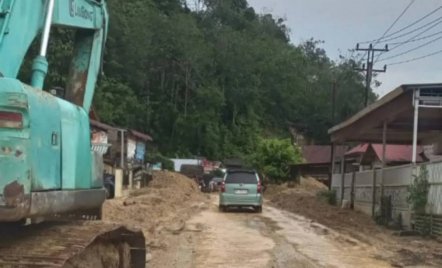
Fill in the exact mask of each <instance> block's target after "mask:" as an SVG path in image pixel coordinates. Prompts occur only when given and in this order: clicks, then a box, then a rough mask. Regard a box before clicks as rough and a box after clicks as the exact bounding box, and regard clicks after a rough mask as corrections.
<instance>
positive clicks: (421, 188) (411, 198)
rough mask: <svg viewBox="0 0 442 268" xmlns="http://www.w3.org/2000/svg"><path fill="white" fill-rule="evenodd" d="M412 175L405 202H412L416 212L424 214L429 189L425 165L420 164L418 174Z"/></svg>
mask: <svg viewBox="0 0 442 268" xmlns="http://www.w3.org/2000/svg"><path fill="white" fill-rule="evenodd" d="M413 177H414V181H413V184H412V185H410V186H408V196H407V202H408V203H411V204H412V206H413V209H414V211H415V212H416V213H417V214H424V213H425V208H426V206H427V202H428V191H429V189H430V184H429V183H428V170H427V167H426V166H422V167H421V170H420V174H419V176H416V175H413Z"/></svg>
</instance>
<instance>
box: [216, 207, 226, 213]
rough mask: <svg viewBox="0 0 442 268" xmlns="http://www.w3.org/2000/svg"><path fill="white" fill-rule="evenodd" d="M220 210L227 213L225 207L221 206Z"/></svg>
mask: <svg viewBox="0 0 442 268" xmlns="http://www.w3.org/2000/svg"><path fill="white" fill-rule="evenodd" d="M218 209H219V211H220V212H226V207H224V206H219V207H218Z"/></svg>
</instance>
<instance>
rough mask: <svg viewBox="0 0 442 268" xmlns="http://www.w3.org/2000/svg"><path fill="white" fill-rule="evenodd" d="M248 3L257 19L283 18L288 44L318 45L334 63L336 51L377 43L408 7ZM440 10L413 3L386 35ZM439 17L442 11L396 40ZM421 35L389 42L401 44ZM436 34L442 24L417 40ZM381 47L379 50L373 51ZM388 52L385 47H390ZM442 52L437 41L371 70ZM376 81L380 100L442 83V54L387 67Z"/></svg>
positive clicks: (296, 0) (306, 0) (401, 1)
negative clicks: (400, 89) (407, 87)
mask: <svg viewBox="0 0 442 268" xmlns="http://www.w3.org/2000/svg"><path fill="white" fill-rule="evenodd" d="M248 2H249V4H250V5H251V6H252V7H254V8H255V11H256V12H258V13H263V12H265V13H272V14H273V15H274V16H276V17H284V18H286V19H287V22H286V24H287V26H289V27H290V29H291V34H290V36H291V41H292V42H293V43H294V44H298V43H300V42H302V41H303V40H307V39H309V38H311V37H313V38H314V39H318V40H323V41H325V44H323V45H322V47H323V48H324V49H325V50H326V51H327V54H328V55H329V57H331V58H332V59H337V58H338V56H339V54H340V52H339V51H342V53H344V55H345V54H346V55H349V53H348V52H347V51H348V49H352V48H354V47H355V45H356V43H358V42H364V41H368V40H373V39H376V38H379V37H381V36H382V34H383V33H384V32H385V31H386V30H387V29H388V27H389V26H390V25H391V24H392V23H393V22H394V21H395V20H396V18H397V17H398V16H399V15H400V14H401V13H402V11H403V10H404V9H405V7H406V6H407V5H408V4H409V3H410V0H248ZM441 5H442V1H441V0H415V2H414V4H413V5H412V6H411V7H410V8H409V9H408V11H407V12H406V13H405V15H404V16H402V18H401V19H400V20H399V21H398V22H397V23H396V25H395V26H394V27H393V28H392V29H391V30H390V33H393V32H394V31H397V30H399V29H402V28H403V27H405V26H407V25H409V24H411V23H413V22H415V21H416V20H418V19H420V18H421V17H423V16H425V15H426V14H428V13H430V12H431V11H433V10H435V9H436V8H438V7H439V6H441ZM441 16H442V9H441V10H439V11H438V12H436V13H434V14H433V15H432V16H430V17H428V18H427V19H426V20H424V21H422V22H421V23H419V24H417V25H416V26H415V27H412V28H410V29H409V30H405V31H403V32H401V34H402V33H406V32H408V31H411V30H413V29H415V28H418V27H419V26H422V25H425V24H426V23H428V22H430V21H432V20H434V19H437V18H439V17H441ZM430 26H431V25H430ZM424 29H425V28H424ZM424 29H422V30H421V31H423V30H424ZM421 31H416V32H415V33H412V34H410V35H407V36H404V37H403V38H400V39H397V40H394V41H391V42H397V41H399V42H402V41H406V40H407V39H409V38H411V37H413V36H415V35H417V34H419V33H420V32H421ZM440 31H442V22H441V23H440V24H438V25H437V26H435V27H434V28H432V29H431V30H429V31H428V32H426V33H423V34H422V35H421V36H419V37H425V36H427V35H431V34H433V33H437V32H440ZM387 35H388V34H387ZM398 35H399V34H398ZM392 37H393V36H392ZM438 37H442V34H441V35H436V36H434V37H431V38H428V39H425V40H422V41H418V42H412V43H408V44H406V45H402V46H401V47H398V48H397V49H395V50H393V51H390V52H388V53H386V54H385V55H384V56H385V57H387V56H394V55H396V54H399V53H401V52H405V51H407V50H410V49H412V48H414V47H417V46H419V45H422V44H424V43H426V42H428V41H431V40H433V39H436V38H438ZM384 45H385V44H382V45H378V47H382V46H384ZM361 46H362V45H361ZM393 46H394V45H390V47H393ZM441 49H442V39H440V40H438V41H435V42H434V43H432V44H430V45H428V46H425V47H422V48H421V49H418V50H416V51H413V52H410V53H407V54H406V55H403V56H399V57H396V58H394V59H391V60H386V61H380V62H379V63H377V64H376V66H375V68H377V69H382V67H383V65H384V64H386V63H393V62H398V61H403V60H408V59H412V58H416V57H420V56H424V55H427V54H430V53H432V52H436V51H439V50H441ZM381 58H382V57H381ZM381 58H380V59H381ZM378 80H380V81H381V82H382V85H381V86H380V87H379V88H377V89H375V91H376V93H378V94H380V95H384V94H386V93H388V92H389V91H391V90H393V89H395V88H396V87H397V86H399V85H401V84H407V83H434V82H442V53H441V54H438V55H435V56H432V57H429V58H426V59H423V60H419V61H415V62H410V63H407V64H401V65H392V66H389V67H388V70H387V73H386V74H380V75H379V77H378Z"/></svg>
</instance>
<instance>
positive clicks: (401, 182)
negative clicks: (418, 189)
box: [332, 162, 442, 226]
mask: <svg viewBox="0 0 442 268" xmlns="http://www.w3.org/2000/svg"><path fill="white" fill-rule="evenodd" d="M424 167H425V168H426V169H427V171H428V178H427V179H428V181H429V183H430V189H429V194H428V206H427V213H429V214H435V215H442V162H433V163H425V164H420V165H418V166H417V167H416V168H414V169H413V167H412V166H411V165H404V166H397V167H390V168H386V169H384V171H383V172H384V176H383V178H384V179H383V181H382V171H381V170H379V169H377V170H369V171H363V172H357V173H355V174H354V175H353V174H351V173H350V174H345V179H344V189H343V190H344V199H347V200H350V201H352V203H353V204H354V209H355V210H359V211H361V212H364V213H366V214H368V215H371V216H372V211H373V206H374V207H375V213H376V212H377V211H378V210H379V205H380V200H381V189H382V185H383V188H384V196H391V198H392V205H393V218H396V217H398V215H399V214H401V216H402V220H403V224H404V225H405V226H411V223H412V217H413V212H412V209H411V205H410V204H409V203H408V202H407V196H408V190H407V189H408V186H409V185H411V184H412V183H413V174H416V175H419V174H421V173H422V170H423V168H424ZM341 176H342V175H341V174H334V175H333V178H332V189H334V190H336V195H337V199H338V202H340V198H341V178H342V177H341ZM374 184H375V185H376V186H375V187H373V185H374ZM373 191H374V192H373ZM373 196H374V197H375V199H374V201H373Z"/></svg>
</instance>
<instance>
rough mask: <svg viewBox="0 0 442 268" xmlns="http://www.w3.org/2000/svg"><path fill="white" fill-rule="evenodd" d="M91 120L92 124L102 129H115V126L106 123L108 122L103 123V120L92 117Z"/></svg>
mask: <svg viewBox="0 0 442 268" xmlns="http://www.w3.org/2000/svg"><path fill="white" fill-rule="evenodd" d="M89 121H90V124H91V126H93V127H96V128H99V129H101V130H106V131H108V130H113V129H115V128H114V127H111V126H109V125H106V124H104V123H101V122H99V121H96V120H93V119H90V120H89Z"/></svg>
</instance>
